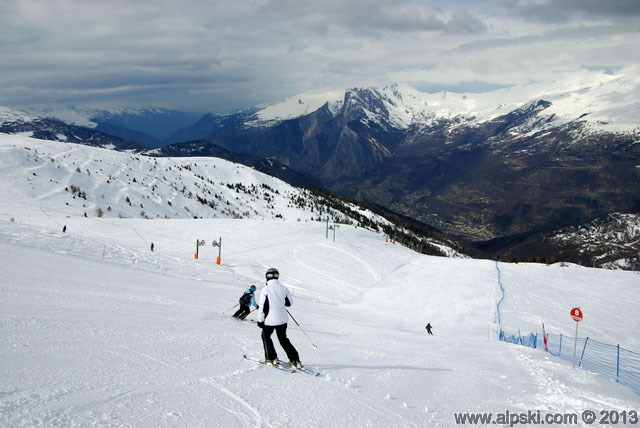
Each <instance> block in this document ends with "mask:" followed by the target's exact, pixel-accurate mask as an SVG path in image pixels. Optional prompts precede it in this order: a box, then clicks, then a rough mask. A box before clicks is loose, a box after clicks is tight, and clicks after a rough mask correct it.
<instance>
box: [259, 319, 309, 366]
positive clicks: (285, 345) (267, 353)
mask: <svg viewBox="0 0 640 428" xmlns="http://www.w3.org/2000/svg"><path fill="white" fill-rule="evenodd" d="M274 330H275V332H276V336H278V342H280V346H282V349H284V352H285V353H286V354H287V358H289V361H292V362H293V361H300V357H299V356H298V351H296V348H294V347H293V345H292V344H291V341H290V340H289V338H288V337H287V324H281V325H277V326H273V325H265V326H264V327H262V344H263V345H264V357H265V359H266V360H275V359H276V358H278V354H277V352H276V348H275V347H274V346H273V340H271V335H272V334H273V331H274Z"/></svg>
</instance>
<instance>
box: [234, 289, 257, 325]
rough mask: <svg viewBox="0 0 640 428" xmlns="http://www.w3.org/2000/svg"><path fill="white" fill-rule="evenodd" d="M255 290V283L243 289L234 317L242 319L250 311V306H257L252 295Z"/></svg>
mask: <svg viewBox="0 0 640 428" xmlns="http://www.w3.org/2000/svg"><path fill="white" fill-rule="evenodd" d="M255 291H256V286H255V285H252V286H251V287H249V288H247V289H246V290H245V292H244V294H242V296H241V297H240V309H238V310H237V311H236V313H235V314H233V317H234V318H237V319H239V320H243V319H245V318H246V317H247V315H249V313H250V312H251V306H255V308H256V309H257V308H258V304H257V303H256V299H255V296H254V295H253V293H254V292H255Z"/></svg>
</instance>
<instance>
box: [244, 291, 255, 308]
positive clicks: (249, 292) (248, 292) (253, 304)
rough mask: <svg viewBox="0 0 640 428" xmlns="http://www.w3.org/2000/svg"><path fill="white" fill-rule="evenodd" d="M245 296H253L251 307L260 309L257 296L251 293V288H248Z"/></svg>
mask: <svg viewBox="0 0 640 428" xmlns="http://www.w3.org/2000/svg"><path fill="white" fill-rule="evenodd" d="M244 294H251V302H249V306H253V307H256V308H257V307H258V304H257V303H256V296H254V294H253V292H252V291H251V289H250V288H247V289H246V290H245V292H244Z"/></svg>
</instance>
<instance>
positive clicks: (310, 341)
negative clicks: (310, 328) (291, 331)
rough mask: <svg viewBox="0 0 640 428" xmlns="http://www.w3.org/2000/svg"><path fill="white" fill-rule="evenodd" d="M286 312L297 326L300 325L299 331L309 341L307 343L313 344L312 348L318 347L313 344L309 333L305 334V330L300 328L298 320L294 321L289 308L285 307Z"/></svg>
mask: <svg viewBox="0 0 640 428" xmlns="http://www.w3.org/2000/svg"><path fill="white" fill-rule="evenodd" d="M287 313H288V314H289V316H290V317H291V319H292V320H293V322H295V323H296V324H298V327H300V331H302V333H303V334H304V335H305V337H306V338H307V340H308V341H309V343H311V345H312V346H313V349H318V347H317V346H316V345H314V343H313V341H312V340H311V339H310V338H309V335H308V334H307V332H306V331H304V329H303V328H302V326H301V325H300V324H299V323H298V321H296V319H295V318H294V317H293V315H291V312H289V309H287Z"/></svg>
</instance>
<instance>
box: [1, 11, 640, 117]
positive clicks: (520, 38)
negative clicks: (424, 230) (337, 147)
mask: <svg viewBox="0 0 640 428" xmlns="http://www.w3.org/2000/svg"><path fill="white" fill-rule="evenodd" d="M576 1H577V0H576ZM576 1H574V0H571V1H570V2H569V3H571V5H569V6H572V7H569V6H568V5H567V2H561V1H557V2H556V1H546V2H545V1H535V2H534V1H526V0H523V1H520V2H517V3H514V2H500V1H489V0H486V1H482V2H470V1H467V0H458V1H453V2H452V1H447V2H444V1H439V0H432V1H428V0H422V1H421V0H415V1H412V0H393V1H377V0H350V1H343V0H341V1H339V0H327V1H322V2H317V1H315V0H248V1H242V2H232V1H227V0H221V1H213V2H212V1H207V0H185V1H183V2H176V1H169V0H164V1H155V0H153V1H152V0H142V1H137V2H127V1H123V0H109V1H104V2H87V1H81V0H46V1H45V0H28V1H27V0H8V1H7V2H3V3H2V4H1V5H0V53H1V54H2V58H3V60H2V63H1V64H0V105H6V106H10V107H17V108H19V107H21V106H33V105H45V104H77V103H89V102H92V103H94V104H96V103H102V104H105V103H112V104H117V105H143V104H154V105H159V106H165V107H173V108H179V109H190V110H207V111H229V110H234V109H237V108H242V107H248V106H250V105H254V104H265V103H275V102H277V101H279V100H281V99H284V98H287V97H289V96H292V95H295V94H296V93H300V92H306V91H309V90H316V89H319V88H343V87H349V86H355V85H359V84H361V83H363V82H371V83H374V82H390V81H394V80H400V79H403V78H404V80H407V81H409V82H410V83H413V84H416V85H418V86H420V87H425V88H426V87H441V88H447V87H451V88H460V87H469V88H470V89H473V88H474V87H475V88H476V89H477V90H483V88H491V87H500V86H504V85H511V84H515V83H519V82H523V81H531V80H540V79H547V78H551V77H552V74H553V73H554V72H558V71H562V72H566V71H568V70H575V69H580V68H584V67H589V68H599V67H601V68H604V69H607V68H619V67H623V66H626V65H633V64H638V63H640V59H639V57H638V53H636V51H637V49H635V48H634V46H638V44H639V42H640V35H639V34H638V28H637V24H635V21H634V20H633V19H629V17H634V16H635V17H637V15H638V7H637V6H636V5H635V3H636V2H625V1H613V2H607V3H606V4H607V5H609V4H610V6H603V4H604V3H602V4H601V2H597V1H595V0H587V1H580V2H577V3H576Z"/></svg>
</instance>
